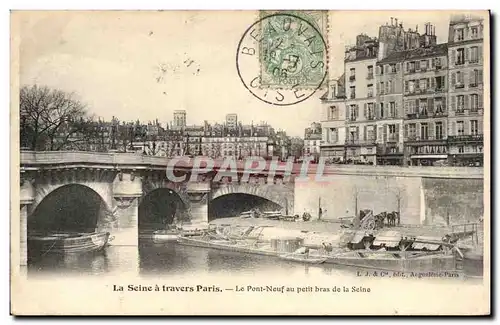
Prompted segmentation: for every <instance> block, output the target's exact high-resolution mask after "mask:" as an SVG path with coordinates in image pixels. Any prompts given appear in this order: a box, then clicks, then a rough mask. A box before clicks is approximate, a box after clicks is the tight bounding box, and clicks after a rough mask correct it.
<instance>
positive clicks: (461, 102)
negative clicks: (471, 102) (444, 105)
mask: <svg viewBox="0 0 500 325" xmlns="http://www.w3.org/2000/svg"><path fill="white" fill-rule="evenodd" d="M464 109H465V96H464V95H458V96H457V112H463V111H464Z"/></svg>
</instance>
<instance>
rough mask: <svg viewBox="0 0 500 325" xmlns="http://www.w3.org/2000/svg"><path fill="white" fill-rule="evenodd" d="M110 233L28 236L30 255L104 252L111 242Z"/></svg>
mask: <svg viewBox="0 0 500 325" xmlns="http://www.w3.org/2000/svg"><path fill="white" fill-rule="evenodd" d="M109 236H110V234H109V232H94V233H53V234H47V235H30V236H28V250H29V252H30V255H32V254H36V255H45V254H81V253H88V252H95V251H99V250H102V249H103V248H104V247H105V246H106V244H107V243H108V241H109V240H110V237H109Z"/></svg>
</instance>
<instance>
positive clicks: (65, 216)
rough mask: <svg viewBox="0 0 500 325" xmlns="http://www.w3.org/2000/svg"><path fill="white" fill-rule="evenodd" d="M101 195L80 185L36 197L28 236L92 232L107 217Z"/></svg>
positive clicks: (56, 188) (58, 189) (61, 186)
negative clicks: (34, 234)
mask: <svg viewBox="0 0 500 325" xmlns="http://www.w3.org/2000/svg"><path fill="white" fill-rule="evenodd" d="M109 212H110V209H109V205H108V203H107V202H106V201H105V200H104V198H103V197H102V195H101V194H99V193H98V192H97V191H95V190H94V189H92V188H91V187H89V186H86V185H82V184H66V185H60V186H57V187H55V188H53V189H52V190H51V191H48V192H47V193H45V195H43V196H41V195H39V198H38V200H37V202H36V205H34V207H33V209H32V212H31V213H30V215H29V217H28V233H30V232H34V233H47V232H94V231H96V230H97V229H98V228H100V227H103V226H105V225H106V224H107V223H108V222H111V221H112V220H111V219H110V220H108V218H109V217H110V214H109Z"/></svg>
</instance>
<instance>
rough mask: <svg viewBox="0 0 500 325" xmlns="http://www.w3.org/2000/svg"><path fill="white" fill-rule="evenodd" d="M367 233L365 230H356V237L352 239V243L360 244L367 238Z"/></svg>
mask: <svg viewBox="0 0 500 325" xmlns="http://www.w3.org/2000/svg"><path fill="white" fill-rule="evenodd" d="M365 236H366V234H365V232H364V231H356V233H355V234H354V237H353V238H352V239H351V241H350V243H351V244H359V243H360V242H361V241H362V240H363V238H365Z"/></svg>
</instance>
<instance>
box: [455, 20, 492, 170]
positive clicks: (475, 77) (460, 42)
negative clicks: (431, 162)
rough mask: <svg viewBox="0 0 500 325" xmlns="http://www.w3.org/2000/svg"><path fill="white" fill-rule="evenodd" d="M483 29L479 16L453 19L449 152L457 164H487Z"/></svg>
mask: <svg viewBox="0 0 500 325" xmlns="http://www.w3.org/2000/svg"><path fill="white" fill-rule="evenodd" d="M483 28H484V25H483V21H482V19H479V18H477V17H472V16H465V15H459V16H453V17H452V18H451V20H450V26H449V35H448V37H449V38H448V61H449V93H448V98H449V102H450V111H449V117H448V121H449V123H448V133H449V137H448V147H449V153H448V154H449V160H450V162H451V163H452V164H454V165H465V166H469V165H474V166H477V165H482V164H483V148H484V145H483V109H484V85H483Z"/></svg>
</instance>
